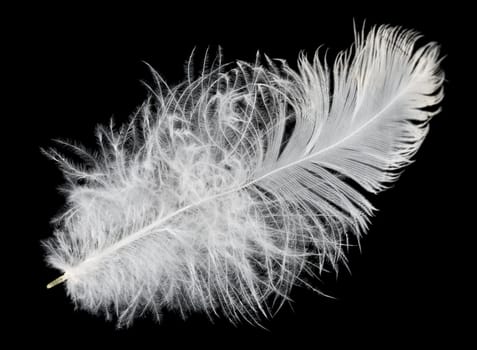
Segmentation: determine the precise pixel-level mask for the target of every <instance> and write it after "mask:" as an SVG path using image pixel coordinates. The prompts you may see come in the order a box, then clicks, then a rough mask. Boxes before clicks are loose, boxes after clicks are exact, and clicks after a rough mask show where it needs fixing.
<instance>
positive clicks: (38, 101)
mask: <svg viewBox="0 0 477 350" xmlns="http://www.w3.org/2000/svg"><path fill="white" fill-rule="evenodd" d="M184 6H186V5H184ZM125 10H126V11H124V12H123V13H122V14H121V15H120V14H119V13H117V12H116V11H114V10H112V9H107V10H105V11H98V10H97V9H90V10H84V9H77V8H71V9H61V8H51V9H45V8H42V9H41V10H40V9H32V8H29V9H23V10H20V11H18V12H16V13H15V18H16V20H15V21H12V23H11V25H9V32H6V33H7V35H6V36H7V41H8V45H9V47H8V50H7V54H8V55H9V56H10V57H12V58H13V63H12V66H6V67H5V68H6V70H7V71H8V70H9V72H8V73H13V75H14V78H15V82H16V83H17V85H15V86H13V85H12V88H11V90H12V91H13V92H14V93H15V94H17V96H19V97H20V101H19V102H18V103H13V102H11V103H9V106H10V107H13V109H14V111H13V112H12V113H11V114H10V116H11V117H9V118H8V121H9V123H12V125H13V126H12V127H8V129H7V132H6V135H5V137H6V139H8V142H9V145H10V149H11V150H14V154H15V155H17V154H18V157H14V158H15V159H14V160H13V162H14V164H15V166H18V167H19V168H18V169H22V170H21V171H18V172H15V173H14V174H13V175H14V177H16V180H19V181H20V182H21V186H17V187H15V186H14V185H12V187H14V188H16V190H17V193H18V191H20V192H21V195H16V196H15V198H16V200H17V201H16V202H15V205H14V206H13V208H12V209H13V212H14V214H12V215H15V217H14V219H13V217H12V218H10V220H11V221H13V222H14V223H15V227H16V228H15V232H13V233H12V235H14V237H15V238H18V239H19V242H18V243H17V244H19V246H18V247H21V250H18V251H20V252H21V253H20V256H18V253H16V254H15V257H16V258H15V259H13V260H9V261H10V262H11V263H10V264H11V265H10V266H7V270H8V272H11V273H12V274H13V275H14V276H15V277H16V278H14V280H15V281H16V280H18V282H16V283H15V284H14V286H12V287H8V288H9V289H10V291H13V292H14V294H15V297H17V298H18V299H16V300H18V301H12V302H11V303H8V304H9V305H7V306H8V310H9V311H10V310H11V316H12V317H10V315H8V316H9V318H8V319H9V325H10V326H11V327H9V328H10V330H8V333H9V334H8V335H11V336H12V335H15V337H17V338H16V340H17V341H38V344H40V345H46V344H48V345H51V344H52V343H53V344H55V343H56V344H57V345H62V344H65V345H67V344H68V342H73V343H75V344H77V343H79V342H83V341H92V340H100V339H104V340H110V341H117V342H118V343H119V344H125V343H126V342H128V341H132V342H134V344H138V343H136V342H138V341H140V342H142V343H146V342H150V344H153V345H155V346H158V347H161V348H169V347H172V346H174V347H180V346H181V345H183V344H186V343H189V342H193V343H194V346H209V345H212V344H217V345H221V346H224V347H225V346H226V345H228V344H231V343H234V344H235V343H240V344H245V345H246V346H248V345H250V346H252V345H253V344H255V343H258V342H262V341H266V342H276V343H277V344H285V343H288V344H295V345H297V346H298V344H309V345H313V346H314V347H315V346H316V347H319V346H320V345H323V348H328V344H330V345H333V344H336V345H339V344H342V343H349V344H355V345H356V344H361V343H362V342H373V343H376V344H380V345H381V346H382V348H388V347H389V346H390V345H394V344H403V345H411V344H416V342H417V341H418V342H419V343H421V344H428V343H429V344H430V343H434V342H437V343H440V342H442V341H444V340H446V341H450V344H455V343H457V342H459V341H460V340H461V337H460V335H457V334H458V333H456V332H455V331H460V330H461V329H460V328H461V321H462V320H463V317H464V316H462V315H464V314H465V313H466V309H465V306H464V305H462V303H461V301H462V298H463V295H462V294H460V291H458V285H459V284H460V281H459V276H458V271H460V270H461V262H460V260H456V259H454V256H455V255H459V254H460V255H461V256H462V255H465V254H464V253H463V251H462V252H460V253H459V251H460V250H463V246H465V242H466V241H467V238H466V237H465V234H464V233H465V231H463V230H462V229H461V226H460V225H461V222H462V218H461V217H460V216H459V215H457V209H456V206H459V204H457V203H459V202H458V201H457V199H456V194H455V189H456V187H455V186H449V185H448V184H449V183H455V184H456V186H457V188H460V190H459V192H461V193H462V192H464V194H465V193H466V186H465V185H464V184H463V183H462V182H463V181H466V178H467V175H466V174H465V171H459V172H458V174H459V175H458V176H456V171H455V170H456V168H455V164H456V163H458V162H460V159H459V157H458V156H456V154H459V152H460V148H459V147H460V146H458V144H459V133H460V130H459V128H458V127H457V123H456V122H455V120H456V118H463V117H464V116H463V115H462V113H461V112H460V111H457V108H456V105H458V104H459V102H458V98H457V95H458V93H457V92H456V91H457V88H458V84H457V83H456V79H457V73H456V71H457V67H458V66H459V65H460V64H462V63H460V60H459V58H458V51H459V50H460V47H461V45H463V43H464V41H465V40H467V39H465V35H464V34H462V33H466V32H465V31H464V30H463V29H464V28H463V27H461V26H462V21H461V20H460V17H459V16H455V15H452V14H450V13H448V12H446V11H444V10H440V11H434V12H421V13H416V12H412V13H407V14H398V13H397V12H395V11H393V10H392V9H382V11H381V12H382V13H386V14H380V15H377V14H374V13H373V11H368V12H367V11H361V12H355V13H343V11H342V9H340V11H339V12H338V10H336V9H335V10H326V11H324V10H322V11H320V10H317V9H313V7H312V6H311V5H310V7H301V8H299V9H293V10H291V9H289V7H288V6H287V7H285V5H283V6H282V7H279V8H277V7H274V8H271V7H270V8H265V9H263V10H262V11H260V12H258V11H257V10H256V9H255V7H253V8H252V7H250V8H248V7H246V6H245V5H243V6H241V7H232V8H230V9H228V10H226V9H222V10H223V13H221V14H220V15H217V16H214V15H212V14H211V11H212V8H205V7H203V8H201V9H197V11H196V10H195V9H194V10H190V9H189V10H188V11H186V8H185V7H184V8H182V9H174V10H170V9H168V8H162V9H153V8H143V9H136V10H135V11H130V10H129V9H128V8H125ZM204 12H205V13H208V16H205V15H204V14H203V13H204ZM464 12H465V11H464ZM353 20H354V21H356V23H357V25H358V27H360V26H361V25H362V23H363V22H364V20H366V26H371V25H375V24H393V25H401V26H403V27H406V28H413V29H416V30H418V31H420V32H422V33H423V34H424V41H437V42H439V43H440V44H441V45H442V53H443V55H444V56H446V58H445V59H444V61H443V64H442V66H443V69H444V70H445V72H446V77H447V81H446V83H445V91H446V97H445V100H444V102H443V103H442V107H443V110H442V112H441V114H439V115H438V116H436V117H435V118H434V120H433V121H432V124H431V131H430V134H429V136H428V138H427V139H426V141H425V143H424V145H423V147H422V148H421V150H420V151H419V153H418V155H417V157H416V160H417V161H416V163H414V164H412V165H411V166H410V167H408V169H407V170H406V171H405V172H404V174H403V175H402V177H401V179H400V181H399V182H397V183H396V184H395V185H394V186H393V188H391V189H390V190H388V191H386V192H384V193H382V194H380V195H379V196H376V197H375V198H372V202H373V203H374V204H375V206H376V207H377V208H379V211H378V212H377V214H376V217H375V218H374V219H373V220H372V225H371V228H370V230H369V232H368V234H367V236H365V237H364V239H363V240H362V244H361V251H360V250H359V249H358V248H351V249H350V250H349V252H348V256H349V266H350V271H351V272H349V271H347V270H346V269H345V268H343V269H341V271H340V272H339V275H338V276H336V275H335V274H328V275H326V274H325V275H322V280H321V281H316V286H317V287H319V288H321V289H322V290H323V291H324V292H325V293H327V294H329V295H331V296H333V297H334V298H326V297H323V296H320V295H317V294H315V293H313V292H311V291H308V290H304V289H300V288H296V289H295V290H294V291H293V293H292V298H293V299H294V302H293V303H290V304H287V305H285V307H283V309H282V310H281V311H280V312H279V313H278V314H277V316H276V317H274V318H273V319H271V320H264V322H263V326H264V329H261V328H257V327H252V326H249V325H246V324H243V325H239V326H232V325H230V324H229V323H228V322H227V321H226V320H220V319H218V320H215V322H214V323H211V322H210V321H209V320H208V319H207V318H206V316H204V315H200V314H194V315H192V316H191V317H190V318H189V319H188V320H186V321H183V320H181V319H179V318H178V317H177V316H176V315H174V314H171V313H166V314H165V315H164V320H163V323H162V324H160V325H158V324H154V323H153V322H152V321H151V320H149V319H141V320H138V321H137V322H136V323H135V324H134V325H133V327H132V328H130V329H121V330H116V329H115V325H114V323H108V322H106V321H104V320H103V319H102V318H98V317H96V316H93V315H88V314H86V313H85V312H82V311H74V307H73V305H72V303H71V302H70V301H69V300H68V298H67V297H66V295H65V292H64V289H63V287H62V286H60V287H56V288H54V289H52V290H46V289H45V285H46V283H48V282H50V281H51V280H52V279H54V278H55V277H57V275H58V273H57V271H54V270H51V269H49V268H47V267H46V266H45V264H44V262H43V252H42V249H41V247H40V244H39V242H40V241H41V240H42V239H45V238H47V237H49V236H50V234H51V231H52V225H51V224H50V222H49V220H50V219H51V218H52V217H53V216H55V214H57V213H58V212H59V211H60V210H61V209H62V206H63V205H64V198H63V196H62V195H61V193H59V192H58V190H57V189H58V187H59V186H60V185H61V184H62V183H63V179H62V175H61V173H60V172H59V170H58V169H57V168H56V166H55V164H53V163H52V162H51V161H49V160H47V159H46V158H45V157H44V156H43V155H42V154H41V153H40V148H41V147H49V146H52V145H53V142H52V139H56V138H59V139H67V140H68V139H71V140H77V141H80V142H82V143H83V144H85V145H87V146H89V147H94V144H95V140H94V129H95V126H96V125H97V124H105V123H108V122H109V119H110V118H111V117H113V118H114V120H115V121H116V122H117V123H118V124H119V123H121V122H122V121H126V120H127V118H128V115H129V113H130V112H132V111H133V110H134V108H135V107H136V106H137V105H138V104H140V103H141V102H142V100H143V99H144V98H145V96H146V95H147V89H146V88H145V87H144V86H143V85H142V83H141V80H144V81H146V82H152V79H151V76H150V73H149V71H148V68H147V66H146V65H145V64H144V63H143V61H146V62H148V63H149V64H150V65H151V66H152V67H154V68H155V69H156V70H158V71H159V72H160V73H161V74H162V76H163V77H164V78H165V80H166V81H167V82H168V83H170V84H171V85H174V84H175V83H178V82H180V81H181V80H182V78H183V77H184V75H183V72H184V67H185V62H186V60H187V59H188V57H189V55H190V53H191V51H192V49H193V48H194V47H196V49H197V53H198V54H199V55H200V54H203V53H204V52H205V49H206V48H207V47H210V48H211V49H215V48H216V47H217V45H220V46H221V47H222V48H223V52H224V55H225V61H233V60H235V59H241V60H246V61H250V60H253V59H254V58H255V53H256V51H257V50H260V51H261V52H265V53H267V54H268V55H269V56H270V57H277V58H284V59H287V60H288V61H289V62H291V63H293V62H295V61H296V57H297V55H298V53H299V52H300V51H301V50H304V51H305V52H307V53H309V54H310V55H311V54H312V53H313V52H314V50H315V49H316V48H317V47H318V46H320V45H323V46H324V47H327V48H329V52H328V55H329V56H330V57H333V55H335V54H336V52H338V51H340V50H342V49H346V48H348V47H349V46H350V44H351V43H352V41H353ZM8 33H12V34H8ZM467 33H468V32H467ZM18 83H20V84H18ZM467 117H469V116H467ZM18 130H21V133H20V132H19V131H18ZM19 160H20V162H19V163H20V164H17V163H16V162H17V161H19ZM469 195H470V194H469ZM460 215H462V214H460ZM18 227H21V230H18ZM19 231H20V232H19ZM12 249H13V248H12ZM4 250H5V251H6V253H7V254H8V253H13V252H11V251H8V250H9V249H8V248H4ZM456 253H457V254H456ZM5 284H9V283H5ZM12 284H13V283H12ZM19 331H20V332H19ZM462 331H463V329H462ZM464 332H465V331H464ZM60 339H66V340H65V341H66V342H67V343H65V341H64V340H60ZM170 341H173V342H174V343H171V345H166V344H168V343H169V342H170ZM172 344H173V345H172ZM247 344H248V345H247ZM325 344H326V346H325Z"/></svg>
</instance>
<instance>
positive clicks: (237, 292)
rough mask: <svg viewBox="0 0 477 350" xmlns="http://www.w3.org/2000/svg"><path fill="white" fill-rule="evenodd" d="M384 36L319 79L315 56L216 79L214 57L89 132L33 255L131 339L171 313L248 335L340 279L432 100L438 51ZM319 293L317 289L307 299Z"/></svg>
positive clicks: (230, 69)
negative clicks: (329, 274) (295, 293)
mask: <svg viewBox="0 0 477 350" xmlns="http://www.w3.org/2000/svg"><path fill="white" fill-rule="evenodd" d="M418 39H419V35H417V34H416V33H415V32H413V31H405V30H402V29H400V28H391V27H387V26H382V27H379V28H373V29H371V31H370V32H369V34H367V36H364V35H363V34H356V42H355V44H354V46H353V48H352V49H351V50H349V51H347V52H343V53H341V54H339V55H338V57H337V58H336V61H335V63H334V64H333V65H331V66H329V65H328V64H327V63H326V62H324V61H323V60H321V59H320V57H319V55H318V52H317V53H316V54H315V56H314V57H313V59H312V60H311V61H309V60H308V59H307V58H306V57H304V56H301V57H300V58H299V61H298V70H297V71H294V70H292V69H291V68H290V67H289V66H288V65H287V63H286V62H284V61H283V60H271V59H268V58H265V59H263V60H262V61H263V62H260V61H259V60H258V59H257V61H256V62H255V63H253V64H249V63H245V62H237V63H236V64H234V65H233V66H231V65H224V64H222V63H221V62H220V57H218V59H217V60H216V61H215V62H214V63H212V64H210V65H209V67H208V69H207V70H205V69H204V71H203V73H202V74H201V75H200V76H199V77H198V78H195V79H193V78H192V77H191V75H192V74H189V77H188V79H187V81H185V82H184V83H183V84H181V85H179V86H176V87H174V88H169V87H168V86H167V85H166V84H165V83H164V82H163V81H162V79H161V77H160V76H159V75H158V74H157V73H154V75H155V78H156V85H157V86H156V87H155V88H154V89H153V91H154V92H153V93H152V94H151V96H150V97H149V98H148V99H147V100H146V101H145V102H144V104H143V105H142V106H140V108H139V109H138V111H137V113H135V114H134V115H133V116H132V119H131V121H130V123H128V124H127V125H125V126H122V127H120V128H115V127H114V126H113V125H111V126H110V127H99V128H98V131H97V139H98V144H99V147H98V150H97V151H96V152H95V153H89V152H87V151H86V150H85V149H84V148H82V147H80V146H77V145H71V144H70V145H69V147H70V149H72V150H73V151H75V152H76V153H77V154H79V155H80V156H81V157H82V158H83V159H84V163H83V164H81V165H76V164H73V163H72V162H70V161H69V160H68V159H67V158H66V157H64V156H63V155H61V154H60V153H59V152H57V151H56V150H53V149H52V150H49V151H48V154H49V155H50V156H51V157H52V158H54V159H55V160H56V161H58V163H59V164H60V165H61V168H62V170H63V172H64V174H65V176H66V178H67V180H68V185H67V187H66V193H67V208H66V210H65V211H64V212H63V213H62V214H61V215H60V216H59V217H58V218H57V219H56V221H55V222H56V231H55V233H54V237H53V238H51V239H50V240H48V241H47V242H45V246H46V249H47V261H48V264H49V265H51V266H52V267H54V268H56V269H58V270H60V271H61V273H63V274H64V276H63V277H62V278H61V280H62V281H64V282H65V285H66V289H67V292H68V294H69V296H70V297H71V298H72V300H73V301H74V303H75V304H76V305H77V306H78V307H79V308H81V309H85V310H88V311H90V312H92V313H102V314H105V315H106V317H107V318H111V317H112V318H115V319H117V321H118V326H128V325H130V324H131V322H132V321H133V319H134V318H135V317H136V316H139V315H143V314H152V315H153V316H155V317H156V318H157V319H158V320H159V319H160V316H161V313H162V310H164V309H169V310H175V311H177V312H179V313H180V314H182V315H183V316H184V317H186V316H187V314H189V313H190V312H195V311H200V312H205V313H207V314H208V315H210V316H214V315H215V316H225V317H227V318H228V319H229V320H230V321H232V322H238V321H243V320H247V321H250V322H256V323H258V322H260V319H261V317H262V316H264V317H266V316H268V315H271V314H273V313H274V312H275V311H276V310H277V309H278V308H279V307H280V306H281V305H282V304H283V302H284V301H286V300H287V298H288V295H289V293H290V289H291V288H292V287H293V285H296V284H302V285H303V284H305V285H308V286H310V287H312V288H313V285H312V283H310V281H311V280H310V279H309V278H307V277H306V276H310V274H311V275H313V274H319V273H320V272H321V271H322V270H323V269H326V268H329V267H330V268H333V269H336V268H337V264H338V263H339V262H340V261H343V260H344V256H343V249H344V248H345V247H346V246H347V245H348V242H349V240H351V241H354V242H356V241H357V240H358V239H359V238H360V236H361V235H362V234H363V233H364V232H365V231H366V229H367V226H368V220H369V217H370V216H371V215H372V213H373V206H372V205H371V204H370V202H369V201H368V200H367V199H366V198H365V196H364V193H365V192H370V193H377V192H380V191H381V190H383V189H384V188H386V186H388V185H389V184H390V183H392V182H393V181H395V180H396V179H397V177H398V175H399V173H400V170H401V169H402V167H404V166H405V165H407V164H409V163H410V162H411V158H412V157H413V155H414V154H415V153H416V151H417V150H418V149H419V146H420V145H421V143H422V141H423V140H424V137H425V136H426V134H427V131H428V121H429V120H430V118H431V116H432V114H434V113H432V112H430V111H429V110H430V109H429V108H428V107H429V106H434V105H436V104H437V103H438V102H440V100H441V98H442V96H443V95H442V89H441V85H442V82H443V74H442V72H441V71H440V70H439V66H438V65H439V59H440V58H439V53H438V47H437V45H436V44H435V43H430V44H427V45H424V46H420V47H416V41H417V40H418ZM315 287H316V286H315Z"/></svg>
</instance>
